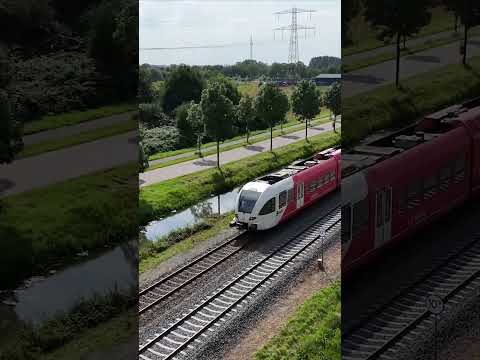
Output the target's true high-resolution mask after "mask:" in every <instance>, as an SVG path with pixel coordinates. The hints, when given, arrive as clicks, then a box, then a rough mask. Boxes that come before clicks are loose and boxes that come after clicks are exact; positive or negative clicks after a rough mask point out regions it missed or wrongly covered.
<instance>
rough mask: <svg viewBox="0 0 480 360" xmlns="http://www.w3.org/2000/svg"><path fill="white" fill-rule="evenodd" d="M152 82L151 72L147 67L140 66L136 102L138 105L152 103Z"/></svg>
mask: <svg viewBox="0 0 480 360" xmlns="http://www.w3.org/2000/svg"><path fill="white" fill-rule="evenodd" d="M152 82H153V74H152V70H151V69H150V68H149V67H147V66H143V65H142V66H140V69H139V71H138V101H139V102H140V103H147V102H151V101H152V99H153V91H152Z"/></svg>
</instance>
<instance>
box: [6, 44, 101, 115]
mask: <svg viewBox="0 0 480 360" xmlns="http://www.w3.org/2000/svg"><path fill="white" fill-rule="evenodd" d="M13 74H14V76H13V79H12V85H11V87H10V88H9V89H8V91H9V94H10V97H11V98H12V108H13V116H15V118H16V119H18V120H23V121H30V120H33V119H35V118H38V117H40V116H42V115H45V114H49V113H65V112H70V111H72V110H83V109H85V108H87V107H93V106H96V105H98V104H99V102H101V97H100V96H99V94H98V92H97V90H98V83H99V75H98V74H97V72H96V70H95V64H94V62H93V60H92V59H90V58H89V57H87V56H86V55H85V54H82V53H80V52H60V53H57V54H54V55H48V56H47V55H44V56H39V57H36V58H33V59H29V60H25V61H21V62H18V63H17V64H15V65H14V66H13Z"/></svg>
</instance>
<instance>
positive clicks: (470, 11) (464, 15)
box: [447, 0, 480, 65]
mask: <svg viewBox="0 0 480 360" xmlns="http://www.w3.org/2000/svg"><path fill="white" fill-rule="evenodd" d="M447 7H448V8H449V9H451V10H452V11H453V12H454V13H455V14H456V16H457V17H459V18H460V20H461V22H462V24H463V26H464V35H463V45H462V48H461V50H462V55H463V57H462V63H463V65H466V64H467V45H468V32H469V30H470V28H472V27H473V26H476V25H480V4H479V3H478V1H473V0H458V1H449V2H448V5H447Z"/></svg>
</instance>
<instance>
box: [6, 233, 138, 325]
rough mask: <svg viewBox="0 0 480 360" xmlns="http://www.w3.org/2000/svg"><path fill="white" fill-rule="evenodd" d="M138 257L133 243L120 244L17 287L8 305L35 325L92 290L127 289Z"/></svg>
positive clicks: (102, 292)
mask: <svg viewBox="0 0 480 360" xmlns="http://www.w3.org/2000/svg"><path fill="white" fill-rule="evenodd" d="M137 261H138V259H137V245H136V243H132V242H131V243H126V244H122V245H120V246H117V247H115V248H114V249H113V250H110V251H108V252H107V253H105V254H103V255H101V256H99V257H97V258H95V259H92V260H88V261H86V262H84V263H81V264H78V265H73V266H71V267H69V268H67V269H65V270H62V271H59V272H58V273H56V274H55V275H52V276H49V277H48V278H46V279H44V280H42V281H38V282H35V283H33V284H32V285H31V286H30V287H28V288H24V289H22V288H19V289H17V290H16V291H15V297H16V300H17V304H16V305H15V306H14V307H10V309H13V310H14V312H15V313H16V317H17V318H18V320H21V321H24V322H29V323H32V324H33V325H38V324H39V323H40V322H41V321H44V320H46V319H48V318H50V317H51V316H52V315H55V314H57V313H59V312H66V311H68V310H70V309H71V308H72V307H73V306H74V305H76V304H77V303H78V302H79V301H81V300H82V299H83V300H87V299H89V298H91V297H92V296H94V295H95V294H97V295H106V294H108V293H109V292H111V291H113V290H118V291H126V290H130V289H131V288H132V286H135V284H136V283H137V279H138V274H137ZM3 307H4V305H2V306H1V307H0V310H2V309H1V308H3ZM0 312H1V311H0Z"/></svg>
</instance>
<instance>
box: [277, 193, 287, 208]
mask: <svg viewBox="0 0 480 360" xmlns="http://www.w3.org/2000/svg"><path fill="white" fill-rule="evenodd" d="M285 205H287V190H285V191H282V192H281V193H280V195H278V208H279V209H281V208H283V207H284V206H285Z"/></svg>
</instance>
